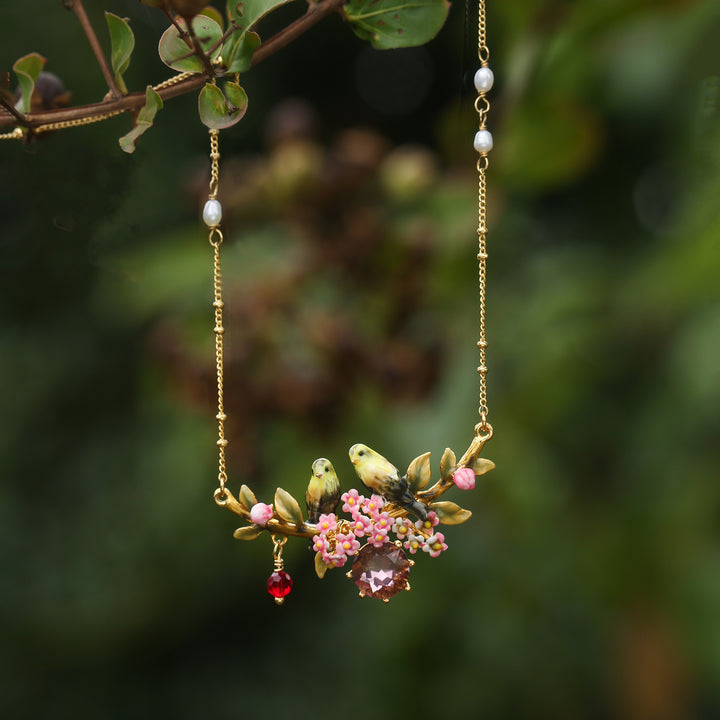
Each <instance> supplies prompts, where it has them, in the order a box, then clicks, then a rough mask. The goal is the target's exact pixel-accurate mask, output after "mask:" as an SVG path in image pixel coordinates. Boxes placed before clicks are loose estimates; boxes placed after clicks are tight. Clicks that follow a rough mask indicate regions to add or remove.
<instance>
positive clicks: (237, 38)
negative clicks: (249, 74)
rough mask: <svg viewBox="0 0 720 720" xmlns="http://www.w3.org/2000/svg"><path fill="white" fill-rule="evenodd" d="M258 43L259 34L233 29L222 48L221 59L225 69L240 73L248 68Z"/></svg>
mask: <svg viewBox="0 0 720 720" xmlns="http://www.w3.org/2000/svg"><path fill="white" fill-rule="evenodd" d="M259 45H260V36H259V35H258V34H257V33H254V32H244V31H242V30H237V31H235V32H234V33H233V34H232V35H231V36H230V37H229V38H228V40H227V42H226V43H225V44H224V45H223V49H222V59H223V63H224V64H225V67H226V68H227V71H228V72H231V73H240V72H245V71H246V70H249V69H250V63H251V62H252V56H253V53H254V52H255V50H256V48H257V47H258V46H259Z"/></svg>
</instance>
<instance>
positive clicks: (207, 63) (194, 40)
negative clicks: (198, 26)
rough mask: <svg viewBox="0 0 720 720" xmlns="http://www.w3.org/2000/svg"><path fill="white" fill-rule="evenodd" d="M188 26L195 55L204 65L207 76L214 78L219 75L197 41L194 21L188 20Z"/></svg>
mask: <svg viewBox="0 0 720 720" xmlns="http://www.w3.org/2000/svg"><path fill="white" fill-rule="evenodd" d="M186 25H187V28H188V33H190V40H191V41H192V47H193V54H194V55H195V57H196V58H197V59H198V60H199V61H200V62H201V63H202V65H203V67H204V68H205V74H206V75H207V76H208V77H209V78H214V77H215V75H216V74H217V73H216V72H215V68H213V66H212V63H211V62H210V58H209V57H208V56H207V55H206V54H205V52H204V50H203V49H202V46H201V45H200V41H199V40H198V39H197V35H196V34H195V28H194V27H193V24H192V20H187V21H186Z"/></svg>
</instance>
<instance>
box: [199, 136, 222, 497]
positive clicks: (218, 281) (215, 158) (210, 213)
mask: <svg viewBox="0 0 720 720" xmlns="http://www.w3.org/2000/svg"><path fill="white" fill-rule="evenodd" d="M218 134H219V132H218V130H215V129H213V130H210V185H209V193H208V199H207V202H206V203H205V208H204V209H203V220H204V221H205V224H206V225H207V226H208V227H209V228H210V235H209V237H208V241H209V243H210V246H211V247H212V249H213V309H214V316H215V325H214V327H213V332H214V333H215V373H216V381H217V414H216V415H215V417H216V419H217V428H218V439H217V447H218V487H217V488H216V490H215V502H216V503H217V504H218V505H225V503H226V501H227V491H226V489H225V484H226V483H227V463H226V460H225V449H226V448H227V444H228V441H227V439H226V437H225V421H226V420H227V415H226V414H225V378H224V375H225V344H224V338H223V336H224V334H225V328H224V327H223V307H224V306H225V303H224V302H223V282H222V270H221V267H220V246H221V245H222V242H223V234H222V232H221V231H220V228H219V225H220V221H221V220H222V208H221V206H220V203H219V202H218V200H217V193H218V184H219V181H220V169H219V164H220V151H219V148H218Z"/></svg>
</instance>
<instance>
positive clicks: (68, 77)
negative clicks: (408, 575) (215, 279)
mask: <svg viewBox="0 0 720 720" xmlns="http://www.w3.org/2000/svg"><path fill="white" fill-rule="evenodd" d="M488 4H489V7H488V27H489V42H490V46H491V51H492V57H491V66H492V67H493V69H494V70H495V74H496V88H495V89H494V90H493V93H492V98H491V99H492V112H491V120H490V125H491V129H492V131H493V133H494V135H495V141H496V149H495V150H494V151H493V154H492V157H491V171H490V174H489V180H490V200H489V202H490V221H491V234H490V240H489V243H490V245H489V250H490V261H489V290H488V333H489V339H490V350H489V366H490V375H489V383H490V409H491V421H492V423H493V425H494V427H495V433H496V434H495V437H494V439H493V440H492V442H491V443H489V444H488V446H487V447H486V451H485V455H486V456H487V457H489V458H491V459H492V460H494V461H495V462H496V464H497V468H496V469H495V470H494V471H493V472H492V473H490V474H488V475H486V476H485V477H484V478H482V479H481V482H479V484H478V487H477V488H476V490H475V491H473V492H472V493H467V494H462V493H460V491H455V492H454V493H451V494H452V495H453V497H452V498H450V499H453V500H456V501H459V502H461V503H462V504H463V505H464V506H466V507H469V508H470V509H471V510H472V511H473V517H472V519H471V521H470V522H468V523H467V524H465V525H462V526H457V527H450V528H448V530H447V533H446V536H447V541H448V543H449V545H450V549H449V551H448V552H447V553H445V554H444V555H443V556H442V557H441V558H440V559H438V560H431V559H430V558H428V557H421V558H419V562H418V564H417V565H416V567H415V569H414V570H413V574H412V580H413V591H412V592H410V593H407V594H403V595H402V596H399V597H397V598H395V599H393V601H391V603H390V604H388V605H384V604H382V603H377V602H373V601H370V600H361V599H359V598H358V597H357V593H356V592H355V588H354V586H353V585H352V583H351V582H350V581H348V580H346V579H345V578H344V577H343V575H342V573H341V572H337V571H335V572H330V573H329V574H328V575H327V576H326V578H325V579H324V580H322V581H320V580H318V579H317V578H316V577H315V575H314V571H313V566H312V555H311V554H310V553H309V552H308V551H307V549H306V548H305V547H304V543H302V542H294V543H289V545H288V548H287V550H286V564H287V569H288V570H289V571H290V572H291V574H292V575H293V578H294V580H295V587H294V589H293V592H292V594H291V595H290V597H289V599H288V601H287V602H286V604H285V606H284V607H282V608H276V607H275V606H274V604H273V602H272V599H271V598H270V597H269V596H268V595H267V593H266V591H265V579H266V577H267V575H268V574H269V572H270V570H271V546H270V541H269V539H268V538H267V537H262V538H261V539H259V540H257V541H255V542H253V543H242V542H240V541H236V540H234V539H233V538H232V532H233V530H234V529H235V528H236V527H237V526H238V525H239V523H238V522H236V518H235V517H234V516H233V515H232V514H231V513H228V512H226V511H223V510H221V509H219V508H217V507H216V506H215V504H214V503H213V501H212V492H213V490H214V488H215V485H216V482H215V475H216V469H215V446H214V431H215V429H214V421H213V415H214V412H215V410H214V405H213V403H214V390H213V383H214V375H213V373H214V366H213V357H212V352H213V346H212V333H211V313H210V302H211V294H210V272H211V264H210V254H209V249H208V247H207V240H206V233H205V232H204V231H203V228H202V227H201V225H200V224H199V222H198V210H199V208H200V207H201V204H202V202H203V193H204V187H205V182H206V173H207V159H206V158H207V135H206V132H205V130H204V128H203V127H202V125H201V124H200V122H199V120H198V119H197V113H196V110H195V107H196V106H195V102H196V100H195V98H194V97H193V96H186V97H183V98H179V99H176V100H172V101H170V102H168V103H167V104H166V107H165V109H164V110H163V111H162V112H161V114H160V115H159V117H158V119H157V120H156V123H155V126H154V128H153V129H152V130H151V131H149V132H148V133H147V134H146V135H144V136H143V137H142V139H141V141H140V143H139V147H138V150H137V152H136V153H135V154H134V155H133V156H128V155H126V154H124V153H122V152H121V151H120V149H119V146H118V144H117V138H118V137H119V136H120V135H122V134H124V133H125V132H126V131H127V130H128V129H129V120H128V118H126V117H124V118H118V119H114V120H111V121H108V122H106V123H103V124H101V125H95V126H91V127H87V128H81V129H72V130H67V131H64V132H59V133H55V134H54V135H52V136H47V137H43V138H42V139H41V140H40V141H39V142H36V143H34V144H32V145H29V146H23V145H22V144H21V143H18V142H4V143H2V144H0V157H1V162H0V190H1V191H0V237H1V240H0V273H1V275H0V297H1V298H2V300H1V302H0V318H1V322H2V331H1V332H0V397H1V398H2V402H0V477H1V482H0V537H2V542H1V543H0V558H1V562H2V576H1V580H0V588H1V591H0V627H1V628H2V629H1V633H2V640H1V642H0V663H1V666H0V714H1V715H2V717H4V718H8V719H12V720H15V719H18V720H20V719H24V718H33V719H34V718H38V719H40V718H43V719H44V718H73V719H75V720H85V719H87V720H101V719H102V720H104V719H108V720H109V719H115V718H146V717H154V718H158V717H161V718H162V717H172V718H176V719H178V720H180V719H181V718H182V719H184V718H217V719H221V718H237V717H261V716H283V717H296V718H312V717H318V716H321V717H343V718H347V719H348V720H352V719H354V718H366V717H375V718H390V717H399V716H402V715H407V716H413V715H415V716H422V717H428V718H440V717H442V718H447V719H448V720H451V719H454V718H468V717H479V718H508V719H510V718H512V720H519V719H520V718H532V719H533V720H538V719H540V718H554V719H555V720H561V719H562V720H574V719H581V718H582V719H583V720H591V719H593V718H599V719H603V718H623V719H627V720H679V719H686V718H687V719H690V718H692V719H693V720H706V719H707V720H710V719H717V718H720V539H719V535H720V533H719V530H720V482H719V473H718V470H719V463H718V438H719V437H720V415H719V413H718V405H719V403H720V375H719V373H718V366H719V363H718V358H719V354H720V303H719V300H720V290H719V287H720V285H719V281H718V278H719V277H720V246H719V242H720V44H719V43H718V40H717V38H718V36H720V5H719V4H718V3H717V2H716V0H655V1H653V2H650V1H649V0H572V1H570V0H564V1H563V0H543V1H540V0H503V1H502V2H489V3H488ZM86 5H87V9H88V12H89V13H90V16H91V18H92V19H93V21H94V22H95V23H96V26H97V28H98V31H99V34H100V36H101V38H102V40H103V42H105V43H106V46H107V42H106V41H107V36H106V33H105V30H104V23H103V18H102V11H103V9H108V10H111V11H114V12H116V13H117V14H119V15H122V16H127V17H129V18H130V19H131V24H132V27H133V29H134V31H135V34H136V39H137V49H136V52H135V55H134V57H133V61H132V65H131V67H130V70H129V71H128V73H127V74H126V80H127V81H128V85H129V86H130V87H131V88H132V89H142V88H143V87H144V86H145V85H146V84H147V83H157V82H159V81H161V80H163V79H165V78H166V77H168V76H169V74H170V71H168V70H167V69H166V68H164V66H163V65H162V64H161V63H160V61H159V60H158V59H157V55H156V42H157V39H158V37H159V35H160V33H161V32H162V30H163V29H164V25H165V24H164V22H163V16H162V15H161V14H160V13H158V12H157V11H155V10H153V9H151V8H148V7H146V6H144V5H141V4H140V3H139V2H135V1H134V0H133V1H131V0H125V1H123V0H117V1H110V0H107V1H106V2H100V1H99V0H97V1H96V0H86ZM300 12H302V8H300V7H294V5H291V6H290V7H288V8H287V9H286V10H283V11H282V12H280V13H279V16H278V17H273V18H271V19H270V20H269V22H266V23H265V25H264V26H263V28H262V29H261V34H262V35H263V37H268V36H269V35H270V34H271V33H272V32H273V31H274V30H275V29H276V28H277V27H279V26H281V25H282V23H283V22H286V21H287V20H288V19H289V18H292V17H294V16H297V15H298V14H299V13H300ZM466 16H467V17H469V21H468V20H466ZM474 16H475V7H473V6H472V4H471V6H470V7H469V8H466V7H465V6H463V4H462V3H459V2H457V3H455V4H454V5H453V7H452V9H451V11H450V17H449V20H448V23H447V25H446V27H445V28H444V29H443V30H442V32H441V33H440V35H439V36H438V37H437V39H436V40H434V41H433V42H432V43H431V44H430V45H428V46H426V47H424V48H419V49H408V50H401V51H391V52H385V53H381V52H378V51H374V50H371V49H369V47H368V46H366V45H365V44H364V43H363V42H361V41H360V40H359V39H357V38H356V37H355V36H354V35H352V33H351V31H350V29H349V28H348V27H346V26H344V25H343V23H342V22H341V20H340V19H339V18H330V19H329V20H327V21H325V22H324V23H323V24H321V25H320V26H318V27H317V28H315V29H314V30H312V31H311V32H309V33H308V34H306V35H305V36H304V37H302V38H301V39H300V40H298V41H297V42H296V43H295V44H293V45H292V46H291V47H288V48H287V49H286V50H284V51H282V52H281V53H278V54H277V55H275V56H274V57H272V58H270V59H268V60H267V61H265V62H263V63H262V64H261V65H258V66H257V67H256V68H254V69H253V70H252V71H251V72H250V73H248V74H247V75H246V76H244V78H243V85H244V86H245V88H246V90H247V92H248V95H249V98H250V108H249V110H248V114H247V116H246V118H245V119H244V120H243V121H242V123H241V124H240V125H239V126H237V127H236V128H234V129H232V130H230V131H227V132H223V133H222V136H221V151H222V155H223V159H222V178H221V188H222V190H221V199H222V201H223V204H224V207H225V210H226V216H227V223H226V238H227V241H226V244H225V248H224V252H225V260H224V262H225V269H226V272H225V275H226V282H227V326H228V334H227V336H226V339H227V342H228V364H227V378H228V387H227V392H228V411H229V415H230V423H229V436H230V446H229V454H230V486H231V488H232V489H234V490H237V489H238V488H239V486H240V484H241V483H243V482H245V483H248V484H249V485H250V486H251V487H252V488H253V489H254V491H255V492H256V494H257V495H258V497H259V498H260V499H263V500H265V501H266V502H270V499H271V498H272V494H273V493H274V489H275V488H276V487H277V486H278V485H281V486H283V487H284V488H286V489H287V490H289V491H290V492H292V493H293V494H295V495H296V496H301V495H302V494H303V493H304V489H305V486H306V482H307V479H308V477H309V469H310V464H311V462H312V460H313V459H314V458H316V457H318V456H327V457H329V458H331V459H332V460H333V461H334V462H335V465H336V467H337V468H338V471H339V474H340V478H341V482H342V483H343V485H344V486H345V487H346V488H347V487H349V486H351V485H353V484H355V481H354V479H353V472H352V469H351V466H350V464H349V462H347V460H346V459H345V458H346V457H347V456H346V453H347V448H348V447H349V446H350V445H351V444H353V443H354V442H358V441H362V442H366V443H368V444H369V445H371V446H373V447H376V448H377V449H378V450H380V451H381V452H383V454H385V455H387V456H388V457H390V458H391V459H392V460H393V461H394V462H395V463H396V464H397V465H399V466H401V467H404V466H406V464H407V463H408V462H409V461H410V460H411V459H412V458H413V457H415V456H416V455H419V454H420V453H422V452H425V451H427V450H431V451H432V453H433V455H432V458H433V463H434V468H435V471H436V472H437V463H438V462H439V457H440V454H441V453H442V451H443V449H444V448H445V447H446V446H450V447H452V448H454V449H455V450H456V451H457V452H459V453H460V452H462V451H463V450H464V449H465V447H467V444H468V442H469V440H470V436H471V433H472V428H473V425H474V423H475V422H476V412H477V410H476V402H477V376H476V373H475V366H476V364H477V357H476V352H477V351H476V348H475V342H476V340H477V319H478V311H477V287H476V272H477V270H476V267H475V253H476V249H475V238H476V236H475V222H476V220H475V203H476V200H475V197H474V195H475V187H476V179H475V176H474V162H475V157H474V152H473V151H472V146H471V139H472V134H473V133H474V129H475V122H476V119H475V118H474V115H473V109H472V102H473V99H474V93H473V91H472V88H471V77H472V73H473V72H474V69H475V66H476V58H475V55H474V50H473V43H474V37H473V26H474V22H473V17H474ZM0 29H1V30H0V36H1V38H2V39H1V41H0V69H2V72H3V76H4V75H5V73H6V71H7V70H9V69H10V68H11V66H12V63H13V62H14V61H15V60H16V59H17V58H18V57H20V56H21V55H24V54H26V53H28V52H31V51H37V52H40V53H41V54H43V55H44V56H46V57H47V58H48V62H47V65H46V70H48V71H50V72H53V73H56V74H58V75H59V76H61V77H62V78H63V80H64V82H65V84H66V86H67V88H68V89H69V90H70V91H71V92H72V94H73V103H76V104H84V103H89V102H94V101H97V100H99V99H100V98H101V97H102V96H103V94H104V92H105V88H104V85H103V80H102V76H101V75H100V73H99V71H98V70H97V67H96V66H95V63H94V60H93V58H92V55H91V53H90V50H89V48H88V46H87V43H86V40H85V38H84V36H83V35H82V33H81V31H80V29H79V28H78V26H77V23H76V21H75V18H74V17H73V15H72V13H70V12H67V11H66V10H64V9H63V7H62V4H61V3H60V2H55V1H51V0H43V1H42V2H40V3H33V4H32V9H31V8H30V7H29V6H28V4H26V3H18V2H15V3H10V2H3V3H2V4H1V5H0Z"/></svg>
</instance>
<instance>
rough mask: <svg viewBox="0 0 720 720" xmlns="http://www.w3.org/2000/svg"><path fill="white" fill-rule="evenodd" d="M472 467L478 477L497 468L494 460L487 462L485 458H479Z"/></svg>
mask: <svg viewBox="0 0 720 720" xmlns="http://www.w3.org/2000/svg"><path fill="white" fill-rule="evenodd" d="M471 467H472V471H473V472H474V473H475V474H476V475H484V474H485V473H486V472H490V471H491V470H492V469H493V468H494V467H495V463H494V462H493V461H492V460H486V459H485V458H477V459H476V460H475V462H474V463H473V464H472V466H471Z"/></svg>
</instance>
